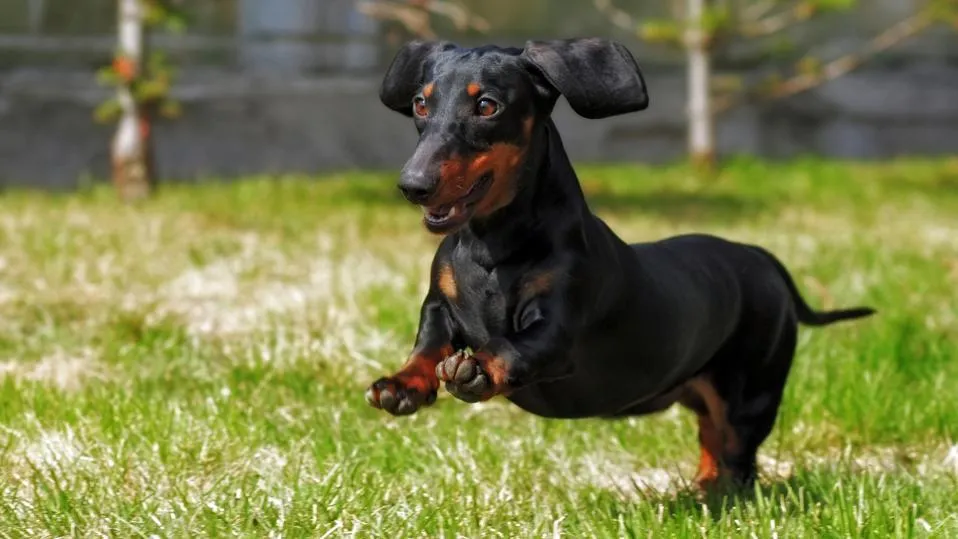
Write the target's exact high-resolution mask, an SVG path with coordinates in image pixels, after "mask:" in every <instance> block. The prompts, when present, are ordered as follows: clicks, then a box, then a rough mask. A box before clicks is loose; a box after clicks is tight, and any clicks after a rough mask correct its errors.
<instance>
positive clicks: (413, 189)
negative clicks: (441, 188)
mask: <svg viewBox="0 0 958 539" xmlns="http://www.w3.org/2000/svg"><path fill="white" fill-rule="evenodd" d="M399 191H400V192H402V196H404V197H406V200H408V201H409V202H412V203H414V204H425V203H426V201H428V200H429V198H430V197H432V189H427V188H425V187H421V186H418V185H403V184H399Z"/></svg>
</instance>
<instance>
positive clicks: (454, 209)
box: [446, 205, 459, 217]
mask: <svg viewBox="0 0 958 539" xmlns="http://www.w3.org/2000/svg"><path fill="white" fill-rule="evenodd" d="M458 209H459V206H458V205H456V206H453V207H451V208H449V213H447V214H446V217H455V215H456V210H458Z"/></svg>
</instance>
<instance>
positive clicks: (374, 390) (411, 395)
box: [366, 378, 436, 415]
mask: <svg viewBox="0 0 958 539" xmlns="http://www.w3.org/2000/svg"><path fill="white" fill-rule="evenodd" d="M366 402H368V403H369V405H370V406H372V407H373V408H379V409H381V410H385V411H386V412H388V413H390V414H392V415H410V414H413V413H415V412H416V410H418V409H419V408H421V407H422V406H429V405H430V404H432V403H434V402H436V391H435V390H427V391H420V390H419V389H416V388H413V387H409V386H408V385H407V384H403V383H402V381H401V380H399V379H398V378H380V379H379V380H376V381H375V382H373V383H372V385H370V386H369V388H368V389H367V390H366Z"/></svg>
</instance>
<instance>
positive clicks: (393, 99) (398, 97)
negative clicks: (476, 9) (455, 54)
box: [379, 40, 455, 116]
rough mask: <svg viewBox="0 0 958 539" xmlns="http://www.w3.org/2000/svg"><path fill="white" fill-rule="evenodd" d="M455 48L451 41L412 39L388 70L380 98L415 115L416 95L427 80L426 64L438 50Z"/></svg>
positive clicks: (395, 107)
mask: <svg viewBox="0 0 958 539" xmlns="http://www.w3.org/2000/svg"><path fill="white" fill-rule="evenodd" d="M453 47H455V45H454V44H452V43H450V42H448V41H419V40H415V41H410V42H408V43H406V44H405V45H403V46H402V48H400V49H399V52H397V53H396V56H395V57H394V58H393V60H392V63H390V65H389V67H388V68H387V69H386V75H385V76H384V77H383V83H382V86H381V87H380V88H379V100H380V101H382V102H383V104H384V105H386V106H387V107H389V108H390V109H392V110H394V111H396V112H400V113H402V114H405V115H406V116H412V98H413V96H415V95H416V91H417V90H418V89H419V86H420V85H421V84H422V83H423V80H422V78H423V72H424V68H425V64H426V62H427V60H428V59H429V57H430V56H432V55H433V54H434V53H436V52H438V51H442V50H446V49H449V48H453Z"/></svg>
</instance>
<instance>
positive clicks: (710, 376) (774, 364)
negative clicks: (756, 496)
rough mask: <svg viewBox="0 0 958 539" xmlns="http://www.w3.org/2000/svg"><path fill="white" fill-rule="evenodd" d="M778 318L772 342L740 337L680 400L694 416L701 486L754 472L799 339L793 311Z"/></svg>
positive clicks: (745, 478)
mask: <svg viewBox="0 0 958 539" xmlns="http://www.w3.org/2000/svg"><path fill="white" fill-rule="evenodd" d="M781 322H782V325H781V326H780V328H779V331H778V332H777V335H776V334H775V333H773V335H774V339H772V342H771V343H770V346H760V345H758V344H759V343H756V342H755V341H754V340H753V341H752V342H751V343H750V344H749V345H743V344H744V343H743V342H742V341H741V340H739V341H738V343H734V344H736V345H733V346H730V347H727V348H726V349H725V350H724V351H723V352H722V353H720V354H719V355H718V356H717V357H716V360H715V361H714V362H713V363H712V364H711V365H710V368H709V369H708V370H707V371H706V372H704V373H703V374H701V375H700V376H698V377H696V378H693V379H692V380H690V381H689V382H688V383H687V384H686V389H687V391H686V394H685V395H684V396H683V398H682V399H681V400H680V402H681V403H682V404H683V405H684V406H686V407H687V408H690V409H691V410H692V411H694V412H695V413H696V415H697V416H698V424H699V445H700V448H701V457H700V460H699V469H698V474H697V476H696V483H697V484H698V485H699V486H700V488H703V489H704V488H709V487H710V486H713V485H715V484H717V483H721V482H724V480H731V482H732V484H734V485H738V486H746V487H747V486H750V485H751V484H752V483H753V482H754V481H755V479H756V478H757V462H756V461H757V459H756V455H757V452H758V448H759V447H760V446H761V445H762V443H763V442H764V441H765V440H766V438H768V435H769V434H770V433H771V431H772V427H773V426H774V424H775V420H776V418H777V415H778V409H779V406H780V404H781V402H782V395H783V393H784V390H785V382H786V380H787V378H788V373H789V371H790V370H791V365H792V358H793V357H794V354H795V347H796V343H797V327H796V324H795V321H794V320H793V319H792V317H791V316H787V317H786V320H783V321H781Z"/></svg>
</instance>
